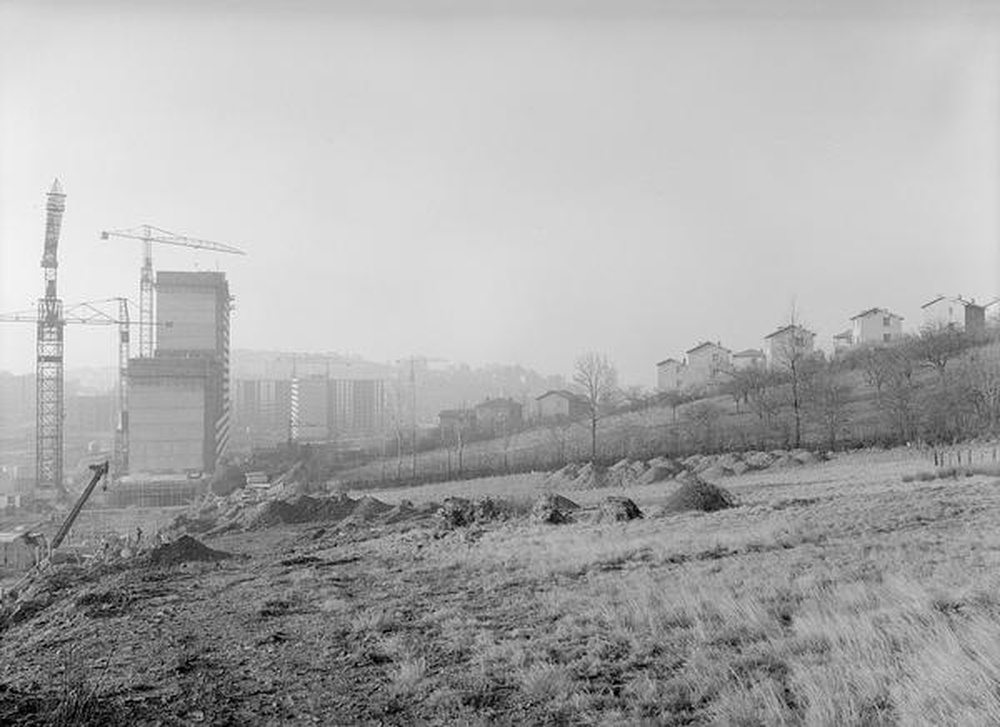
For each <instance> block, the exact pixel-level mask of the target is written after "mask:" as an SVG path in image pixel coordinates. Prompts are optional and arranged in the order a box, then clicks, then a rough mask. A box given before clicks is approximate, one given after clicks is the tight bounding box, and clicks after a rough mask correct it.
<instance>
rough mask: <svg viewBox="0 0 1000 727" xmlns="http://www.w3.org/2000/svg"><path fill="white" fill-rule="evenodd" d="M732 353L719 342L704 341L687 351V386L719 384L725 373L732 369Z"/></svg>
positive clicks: (685, 381)
mask: <svg viewBox="0 0 1000 727" xmlns="http://www.w3.org/2000/svg"><path fill="white" fill-rule="evenodd" d="M731 354H732V351H730V350H729V349H728V348H726V347H725V346H723V345H722V344H721V343H719V342H715V343H713V342H712V341H703V342H702V343H699V344H698V345H697V346H695V347H694V348H692V349H688V351H687V370H686V372H685V374H684V383H685V385H686V386H707V385H709V384H716V383H718V382H719V381H720V380H721V378H722V376H723V374H724V372H726V371H729V370H730V369H731V368H732V363H731V361H730V355H731Z"/></svg>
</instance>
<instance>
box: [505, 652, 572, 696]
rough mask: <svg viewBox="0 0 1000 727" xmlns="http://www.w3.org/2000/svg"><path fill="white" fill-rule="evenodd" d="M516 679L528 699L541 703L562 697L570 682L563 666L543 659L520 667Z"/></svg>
mask: <svg viewBox="0 0 1000 727" xmlns="http://www.w3.org/2000/svg"><path fill="white" fill-rule="evenodd" d="M517 681H518V683H519V684H520V686H521V691H522V692H523V693H524V695H525V696H526V697H527V698H528V699H530V700H532V701H534V702H542V703H544V702H552V701H559V700H562V699H564V698H565V697H566V696H567V695H568V694H569V691H570V687H571V684H572V678H571V677H570V674H569V672H568V671H567V669H566V667H565V666H563V665H562V664H553V663H551V662H545V661H543V662H536V663H534V664H531V665H530V666H528V667H526V668H524V669H522V670H521V671H520V672H519V673H518V675H517Z"/></svg>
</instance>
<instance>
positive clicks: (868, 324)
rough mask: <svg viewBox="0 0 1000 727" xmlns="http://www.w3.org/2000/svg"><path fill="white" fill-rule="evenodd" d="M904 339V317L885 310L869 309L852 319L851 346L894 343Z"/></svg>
mask: <svg viewBox="0 0 1000 727" xmlns="http://www.w3.org/2000/svg"><path fill="white" fill-rule="evenodd" d="M902 337H903V316H900V315H896V314H895V313H893V312H892V311H889V310H887V309H885V308H869V309H868V310H864V311H861V312H860V313H858V314H857V315H856V316H853V317H852V318H851V345H852V346H862V345H877V344H881V343H894V342H895V341H899V340H900V339H902Z"/></svg>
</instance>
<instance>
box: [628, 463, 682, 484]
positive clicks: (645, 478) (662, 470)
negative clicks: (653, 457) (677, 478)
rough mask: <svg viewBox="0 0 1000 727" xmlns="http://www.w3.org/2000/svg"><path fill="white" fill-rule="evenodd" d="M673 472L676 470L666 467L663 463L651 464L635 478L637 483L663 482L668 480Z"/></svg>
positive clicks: (675, 472)
mask: <svg viewBox="0 0 1000 727" xmlns="http://www.w3.org/2000/svg"><path fill="white" fill-rule="evenodd" d="M675 474H677V471H676V470H675V469H674V468H673V467H668V466H665V465H653V466H652V467H650V468H649V469H648V470H646V471H645V472H643V473H642V476H641V477H640V478H639V479H638V480H637V484H640V485H652V484H653V483H655V482H663V481H664V480H669V479H670V478H672V477H673V476H674V475H675Z"/></svg>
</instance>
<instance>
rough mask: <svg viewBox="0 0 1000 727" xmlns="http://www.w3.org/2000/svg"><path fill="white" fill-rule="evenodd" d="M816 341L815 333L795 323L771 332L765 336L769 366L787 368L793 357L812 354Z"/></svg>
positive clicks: (765, 348) (766, 358) (765, 355)
mask: <svg viewBox="0 0 1000 727" xmlns="http://www.w3.org/2000/svg"><path fill="white" fill-rule="evenodd" d="M815 341H816V334H815V333H813V332H812V331H810V330H808V329H807V328H804V327H802V326H800V325H798V324H794V323H793V324H790V325H787V326H782V327H781V328H779V329H778V330H776V331H774V332H773V333H769V334H768V335H766V336H764V358H765V360H766V361H767V368H769V369H780V368H786V367H787V366H788V364H789V362H790V361H791V360H792V359H793V358H795V357H802V356H810V355H812V353H813V350H814V344H815Z"/></svg>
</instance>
